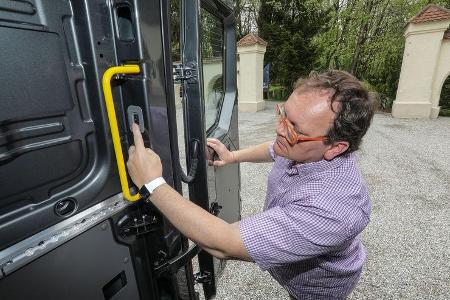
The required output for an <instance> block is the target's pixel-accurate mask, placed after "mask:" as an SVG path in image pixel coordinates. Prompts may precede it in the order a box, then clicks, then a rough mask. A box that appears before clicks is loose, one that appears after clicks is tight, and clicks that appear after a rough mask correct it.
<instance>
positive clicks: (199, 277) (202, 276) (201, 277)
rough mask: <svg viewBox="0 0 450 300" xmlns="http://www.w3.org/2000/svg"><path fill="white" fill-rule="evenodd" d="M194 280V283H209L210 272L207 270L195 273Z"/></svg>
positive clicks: (210, 278) (210, 279)
mask: <svg viewBox="0 0 450 300" xmlns="http://www.w3.org/2000/svg"><path fill="white" fill-rule="evenodd" d="M194 281H195V283H206V284H210V283H211V281H212V277H211V273H210V272H208V271H204V272H198V273H195V275H194Z"/></svg>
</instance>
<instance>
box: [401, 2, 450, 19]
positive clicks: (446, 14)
mask: <svg viewBox="0 0 450 300" xmlns="http://www.w3.org/2000/svg"><path fill="white" fill-rule="evenodd" d="M442 20H450V10H449V9H446V8H443V7H441V6H439V5H436V4H429V5H427V6H425V7H424V8H423V9H422V10H421V11H420V12H419V13H418V14H417V15H415V16H414V17H413V18H412V19H411V20H409V23H413V24H418V23H426V22H435V21H442Z"/></svg>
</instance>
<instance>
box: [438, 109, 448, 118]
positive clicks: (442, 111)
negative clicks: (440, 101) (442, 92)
mask: <svg viewBox="0 0 450 300" xmlns="http://www.w3.org/2000/svg"><path fill="white" fill-rule="evenodd" d="M439 116H441V117H450V108H443V107H441V110H440V111H439Z"/></svg>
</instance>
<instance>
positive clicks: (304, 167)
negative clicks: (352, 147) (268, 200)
mask: <svg viewBox="0 0 450 300" xmlns="http://www.w3.org/2000/svg"><path fill="white" fill-rule="evenodd" d="M352 156H353V153H350V154H346V155H342V156H338V157H336V158H334V159H332V160H325V159H322V160H319V161H314V162H310V163H297V164H296V163H295V162H294V161H290V162H289V165H288V168H287V170H286V173H287V174H288V175H289V176H293V175H298V174H301V173H307V174H314V173H320V172H323V171H326V170H331V169H334V168H337V167H339V166H340V165H342V164H343V163H344V161H346V160H348V159H349V158H350V157H352Z"/></svg>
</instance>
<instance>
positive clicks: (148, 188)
mask: <svg viewBox="0 0 450 300" xmlns="http://www.w3.org/2000/svg"><path fill="white" fill-rule="evenodd" d="M164 183H166V181H165V180H164V178H162V177H158V178H155V179H153V180H151V181H149V182H147V183H145V184H144V185H143V186H142V187H141V188H140V189H139V194H141V196H142V197H143V198H149V197H151V196H152V194H153V192H154V191H155V190H156V189H157V188H158V187H159V186H161V185H163V184H164Z"/></svg>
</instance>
